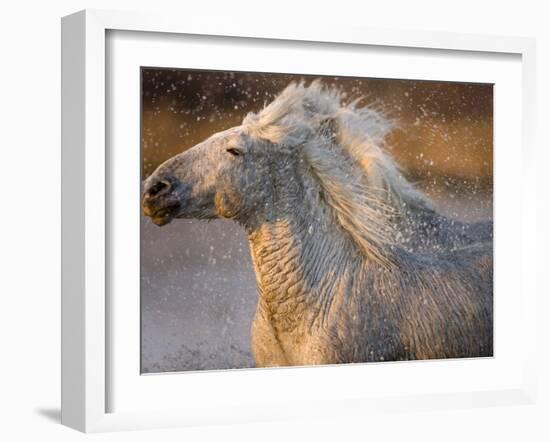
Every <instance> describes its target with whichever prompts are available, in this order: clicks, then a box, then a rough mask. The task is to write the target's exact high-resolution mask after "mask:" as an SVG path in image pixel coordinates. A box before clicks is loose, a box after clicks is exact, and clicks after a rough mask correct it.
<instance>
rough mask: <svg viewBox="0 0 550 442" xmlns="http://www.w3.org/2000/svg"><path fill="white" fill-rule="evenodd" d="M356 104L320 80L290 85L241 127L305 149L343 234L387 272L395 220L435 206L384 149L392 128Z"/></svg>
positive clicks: (381, 116)
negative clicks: (344, 100)
mask: <svg viewBox="0 0 550 442" xmlns="http://www.w3.org/2000/svg"><path fill="white" fill-rule="evenodd" d="M358 102H359V100H354V101H352V102H351V103H349V104H343V94H342V93H341V92H340V91H338V90H336V89H327V88H325V87H324V86H323V85H322V83H321V82H320V81H319V80H315V81H313V82H311V84H310V85H309V86H306V85H305V84H304V82H301V83H291V84H290V85H288V86H287V87H286V88H285V89H284V90H283V91H282V92H281V93H280V94H279V95H278V96H277V97H276V98H275V100H274V101H272V102H271V103H270V104H269V105H267V106H266V107H265V108H264V109H263V110H262V111H260V112H259V113H258V114H248V115H247V117H246V118H245V120H244V121H243V126H244V127H245V128H246V130H247V132H248V133H249V134H250V135H251V136H252V137H256V138H260V139H262V140H266V141H268V142H270V143H272V144H276V145H283V146H288V147H290V148H292V147H296V148H299V149H301V150H302V152H303V158H304V160H305V162H306V163H307V166H308V167H309V170H310V172H311V175H312V176H313V177H314V179H315V180H316V182H317V183H318V185H319V187H320V189H321V195H322V199H323V200H324V202H325V203H326V205H327V206H328V207H329V209H330V210H331V212H332V214H333V216H334V218H335V219H336V220H337V221H338V223H339V224H340V226H341V227H342V228H343V230H344V231H346V232H347V233H348V235H349V236H350V237H351V238H352V240H353V241H354V242H355V244H356V245H357V246H358V248H359V249H360V250H361V251H362V252H363V253H364V254H365V255H366V256H367V257H369V258H371V259H374V260H376V261H378V262H380V263H382V264H389V263H390V261H391V258H390V253H389V248H390V247H391V246H393V245H394V242H395V239H396V238H395V237H396V235H398V233H397V232H396V231H395V228H394V226H395V224H396V223H395V221H396V218H399V217H402V216H406V215H407V214H409V213H410V212H411V211H419V210H432V206H431V203H430V201H429V200H428V199H427V197H426V196H425V195H424V194H422V193H421V192H420V191H418V190H417V189H416V188H415V187H414V185H413V184H411V183H410V182H408V181H407V180H406V179H405V177H404V176H403V174H402V173H401V171H400V169H399V166H398V165H397V164H396V163H395V162H394V160H393V159H392V157H391V156H390V155H389V153H388V152H387V151H386V149H385V138H386V136H387V135H388V134H389V133H390V132H391V131H392V130H393V129H394V123H393V122H392V121H391V120H390V119H389V118H387V117H386V116H385V115H384V114H383V113H382V112H380V111H378V110H375V109H374V108H372V107H369V106H364V107H359V106H358Z"/></svg>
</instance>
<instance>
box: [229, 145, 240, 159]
mask: <svg viewBox="0 0 550 442" xmlns="http://www.w3.org/2000/svg"><path fill="white" fill-rule="evenodd" d="M227 152H229V153H230V154H231V155H233V156H235V157H238V156H239V155H242V152H241V151H240V150H239V149H237V148H236V147H230V148H228V149H227Z"/></svg>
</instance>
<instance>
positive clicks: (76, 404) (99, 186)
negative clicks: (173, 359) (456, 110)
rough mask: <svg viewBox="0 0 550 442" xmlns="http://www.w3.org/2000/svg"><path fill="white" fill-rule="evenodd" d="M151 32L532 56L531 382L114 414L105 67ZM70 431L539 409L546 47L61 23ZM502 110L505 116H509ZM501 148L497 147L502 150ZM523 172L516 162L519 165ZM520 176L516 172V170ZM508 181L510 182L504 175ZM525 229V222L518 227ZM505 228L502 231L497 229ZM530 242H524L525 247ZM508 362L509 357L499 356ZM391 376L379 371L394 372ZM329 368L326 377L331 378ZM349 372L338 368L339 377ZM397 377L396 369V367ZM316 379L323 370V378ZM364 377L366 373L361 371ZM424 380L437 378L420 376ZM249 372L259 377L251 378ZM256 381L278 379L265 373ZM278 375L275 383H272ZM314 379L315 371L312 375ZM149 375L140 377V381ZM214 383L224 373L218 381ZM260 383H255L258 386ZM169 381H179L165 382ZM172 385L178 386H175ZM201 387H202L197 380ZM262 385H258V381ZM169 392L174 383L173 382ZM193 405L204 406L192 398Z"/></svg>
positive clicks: (172, 21)
mask: <svg viewBox="0 0 550 442" xmlns="http://www.w3.org/2000/svg"><path fill="white" fill-rule="evenodd" d="M112 31H124V32H128V31H143V32H154V33H163V34H172V35H182V36H185V35H202V36H218V37H238V38H247V39H270V40H273V41H286V42H287V43H288V42H290V43H292V42H319V43H337V44H339V45H342V47H344V46H345V45H369V46H377V47H380V48H395V47H398V48H403V49H404V50H406V49H411V50H412V49H419V48H424V49H431V50H441V51H467V52H470V53H475V54H477V56H478V57H483V56H484V54H490V53H492V54H514V55H516V56H518V57H521V61H520V62H521V100H520V101H521V108H522V109H521V122H520V125H521V128H520V129H521V141H520V143H521V149H520V152H521V164H522V170H521V173H522V174H523V183H524V184H523V188H522V189H521V190H520V191H519V196H520V198H521V207H522V212H521V213H520V214H518V215H517V216H518V217H519V218H521V220H520V221H521V231H520V232H521V233H520V239H521V241H520V242H518V244H520V248H521V250H520V251H519V253H521V262H522V265H521V281H520V280H518V281H517V283H518V284H520V286H521V296H520V297H518V301H517V308H518V310H521V311H522V313H523V314H522V316H521V317H520V319H519V321H520V324H521V329H522V333H523V335H522V337H523V340H522V342H523V343H524V347H523V348H522V351H521V354H519V355H518V358H521V361H520V362H521V375H520V376H518V377H515V378H514V379H513V380H512V379H511V380H510V382H509V384H506V386H505V387H502V388H492V389H488V390H487V389H483V388H482V387H481V388H480V387H479V386H477V387H476V388H475V389H473V390H471V391H461V392H454V393H437V392H429V393H426V394H403V395H400V394H395V393H392V394H388V395H387V396H384V395H382V396H380V395H378V397H372V396H368V395H364V396H361V395H359V396H357V397H345V396H344V395H343V396H342V397H341V398H338V397H335V396H328V397H327V398H326V399H323V398H316V399H315V400H312V401H309V402H307V404H305V406H304V403H302V402H294V403H292V401H291V402H290V403H288V404H287V406H286V407H285V408H282V407H281V406H278V405H276V404H275V405H273V406H272V407H257V406H255V404H254V403H253V402H252V399H253V393H251V395H249V396H248V398H247V399H243V398H241V399H235V400H234V401H233V403H232V406H233V409H228V410H227V411H226V412H224V411H223V410H222V408H220V409H219V410H216V409H214V408H213V409H212V411H211V412H209V411H208V410H207V409H206V408H200V407H197V408H196V410H194V411H193V412H191V411H190V410H189V408H186V407H184V406H182V407H181V410H179V411H178V410H176V409H172V410H165V409H156V410H155V411H153V410H149V411H147V410H138V411H113V410H111V409H110V408H111V407H110V406H109V393H110V391H111V389H112V388H113V385H111V383H110V376H109V373H110V370H111V369H112V367H111V364H112V363H113V362H112V361H113V360H114V359H115V358H113V354H112V347H111V346H110V343H109V339H108V336H109V327H111V326H112V321H113V317H112V315H111V311H110V301H109V298H108V286H109V275H108V270H107V269H108V268H109V259H110V258H109V256H108V247H107V245H108V244H109V241H111V240H112V238H110V237H109V235H110V234H111V233H112V231H111V230H109V229H108V228H107V225H108V222H107V220H108V219H109V216H110V214H109V210H108V207H109V201H110V198H111V196H110V195H109V187H108V185H107V182H108V179H109V176H108V173H107V170H108V161H109V155H108V152H107V147H108V146H107V136H108V134H107V132H106V121H107V118H108V109H107V101H108V100H107V94H108V93H109V88H108V86H109V85H108V83H107V81H108V80H107V78H106V67H107V62H108V60H107V56H108V55H109V52H108V50H107V41H106V38H107V33H108V32H112ZM62 56H63V59H62V122H63V128H62V144H63V146H62V422H63V424H65V425H67V426H70V427H72V428H76V429H78V430H80V431H85V432H96V431H111V430H123V429H139V428H155V427H167V426H185V425H198V424H209V423H219V422H248V421H255V420H256V421H257V420H273V419H284V418H288V417H309V416H328V415H336V414H362V413H368V412H370V411H373V410H377V411H380V410H387V411H396V410H417V409H422V408H441V407H442V408H452V407H469V406H487V405H501V404H510V403H531V402H533V401H534V400H535V399H534V398H535V392H536V388H535V374H534V371H535V367H534V366H533V365H532V362H531V361H532V360H533V359H534V358H532V357H530V355H532V354H534V351H535V349H534V342H535V339H533V336H534V333H535V324H534V318H535V313H536V311H535V305H536V289H535V285H534V280H535V278H534V272H535V270H534V269H535V268H536V266H535V262H534V260H535V256H536V253H535V252H534V250H535V243H536V241H535V236H534V235H535V228H534V223H535V213H534V210H535V209H534V208H535V177H534V173H532V171H533V170H534V164H533V151H534V135H533V134H534V127H533V124H534V123H533V122H534V118H533V114H534V103H535V101H534V97H535V79H534V76H535V67H534V63H535V60H534V58H535V43H534V40H533V39H527V38H518V37H492V36H476V35H463V34H450V33H448V34H447V33H426V32H415V31H387V30H384V31H382V30H373V29H367V28H365V29H362V28H361V29H354V28H349V27H345V26H330V27H328V26H322V25H320V24H316V25H314V24H308V25H307V26H304V25H303V24H301V26H299V27H298V26H293V25H292V24H286V25H281V24H280V23H278V24H277V26H276V27H275V26H271V27H270V26H269V25H268V24H266V23H262V24H261V26H260V25H259V24H256V23H254V22H246V20H243V21H242V22H239V20H231V21H227V22H217V21H212V20H211V19H210V18H209V19H205V20H201V19H200V18H196V17H194V18H193V20H192V21H188V22H182V21H181V20H180V19H179V18H176V17H166V16H153V15H151V14H138V13H125V12H112V11H99V10H92V11H90V10H87V11H81V12H78V13H76V14H73V15H70V16H67V17H65V18H63V21H62ZM498 112H499V110H498V106H497V107H496V108H495V114H496V115H497V116H498ZM497 143H498V139H497ZM516 164H517V160H516ZM516 173H517V170H516ZM498 179H503V177H502V176H501V177H500V178H498ZM519 218H518V221H519ZM497 223H498V221H497ZM518 241H519V240H518ZM497 357H498V355H497ZM385 366H387V367H389V366H388V365H384V364H381V365H377V367H378V368H377V370H379V371H380V370H385V369H384V367H385ZM322 369H323V368H321V370H322ZM338 369H340V367H330V368H329V370H332V371H334V370H338ZM388 369H389V368H388ZM293 370H299V369H289V370H288V369H285V370H279V371H278V372H277V373H284V374H283V375H279V374H277V376H279V377H281V376H283V377H285V378H292V377H293V376H296V377H297V376H300V374H299V372H298V371H293ZM314 370H318V369H317V368H315V369H314ZM353 370H355V371H357V370H362V368H361V367H360V366H356V367H354V368H353ZM416 370H420V371H422V370H426V368H423V367H422V366H421V365H420V366H418V367H417V368H416ZM249 373H250V371H249ZM260 373H261V374H259V375H254V376H256V377H263V378H264V379H263V380H262V379H260V380H259V381H258V382H263V381H265V377H266V376H275V375H274V373H276V372H275V371H271V372H269V371H263V372H260ZM270 373H271V374H270ZM310 373H311V372H310ZM137 375H139V373H136V376H137ZM208 376H210V378H209V379H214V378H213V377H215V376H217V377H218V378H219V379H223V378H222V376H223V374H222V373H208ZM251 378H252V375H249V379H251ZM165 379H168V378H165ZM172 379H175V378H174V377H172ZM196 379H198V378H196ZM251 382H253V381H251ZM163 383H164V384H168V385H169V384H170V383H171V381H170V380H169V379H168V380H164V381H163ZM182 401H191V402H192V401H193V397H192V395H191V396H188V397H186V398H185V399H182Z"/></svg>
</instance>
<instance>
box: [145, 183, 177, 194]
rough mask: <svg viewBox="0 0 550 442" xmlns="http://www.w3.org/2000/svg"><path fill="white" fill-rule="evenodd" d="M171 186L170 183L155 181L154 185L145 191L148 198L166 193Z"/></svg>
mask: <svg viewBox="0 0 550 442" xmlns="http://www.w3.org/2000/svg"><path fill="white" fill-rule="evenodd" d="M171 186H172V183H171V182H170V181H166V180H163V181H157V182H156V183H155V184H153V185H152V186H151V187H150V188H149V190H148V191H147V194H148V196H150V197H153V196H156V195H158V194H160V193H163V192H167V191H168V190H170V187H171Z"/></svg>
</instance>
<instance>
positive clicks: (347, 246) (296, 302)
mask: <svg viewBox="0 0 550 442" xmlns="http://www.w3.org/2000/svg"><path fill="white" fill-rule="evenodd" d="M248 237H249V242H250V247H251V254H252V259H253V263H254V268H255V272H256V279H257V282H258V287H259V292H260V306H261V307H263V308H264V309H265V311H266V312H267V313H268V314H269V315H270V316H271V319H272V321H273V322H275V323H276V324H275V325H276V326H277V325H279V326H280V327H281V328H283V329H285V330H289V329H291V328H293V327H295V326H296V325H297V322H298V321H300V320H306V321H307V320H311V321H314V320H315V318H318V317H322V318H324V317H326V315H327V314H328V310H329V309H330V306H331V304H332V303H333V300H334V299H333V298H334V297H335V296H337V294H338V293H340V292H341V291H342V287H344V286H348V285H349V284H350V279H351V278H353V276H352V275H353V274H354V272H353V269H352V268H351V267H353V266H355V267H357V266H359V265H362V263H363V259H362V257H359V255H358V253H357V251H356V249H355V248H354V247H353V246H352V244H351V243H350V242H349V240H347V239H346V238H345V235H343V234H342V232H340V231H339V230H338V229H337V227H336V226H335V225H334V224H333V223H332V222H331V220H330V219H328V216H327V215H326V214H325V213H323V210H322V209H321V208H319V207H315V204H308V202H307V201H305V202H303V204H301V205H300V207H299V208H297V209H296V210H295V211H293V212H292V213H291V214H287V215H285V216H283V217H280V218H277V219H274V220H272V221H265V222H264V223H262V224H260V225H259V226H257V227H256V228H255V229H254V230H252V231H250V232H249V235H248Z"/></svg>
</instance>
